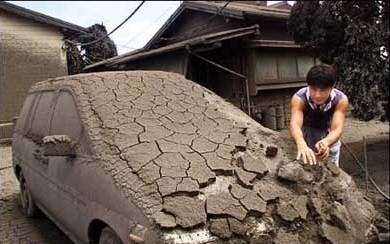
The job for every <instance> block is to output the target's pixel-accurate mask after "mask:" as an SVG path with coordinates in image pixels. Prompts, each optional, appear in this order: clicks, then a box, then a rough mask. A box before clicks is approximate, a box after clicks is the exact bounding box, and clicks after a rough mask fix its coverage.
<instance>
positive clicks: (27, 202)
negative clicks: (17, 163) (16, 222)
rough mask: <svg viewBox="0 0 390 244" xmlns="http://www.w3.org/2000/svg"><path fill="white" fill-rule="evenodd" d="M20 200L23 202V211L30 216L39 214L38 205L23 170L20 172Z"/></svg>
mask: <svg viewBox="0 0 390 244" xmlns="http://www.w3.org/2000/svg"><path fill="white" fill-rule="evenodd" d="M19 187H20V200H21V202H22V209H23V213H24V214H25V215H26V216H27V217H30V218H33V217H36V216H37V215H38V211H39V210H38V207H37V205H35V202H34V198H33V196H32V194H31V191H30V188H29V185H28V182H27V181H26V178H24V175H23V172H20V174H19Z"/></svg>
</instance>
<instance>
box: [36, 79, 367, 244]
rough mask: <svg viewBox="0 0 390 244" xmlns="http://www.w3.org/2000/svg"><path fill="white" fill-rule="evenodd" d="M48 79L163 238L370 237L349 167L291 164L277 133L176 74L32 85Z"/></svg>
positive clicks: (333, 239)
mask: <svg viewBox="0 0 390 244" xmlns="http://www.w3.org/2000/svg"><path fill="white" fill-rule="evenodd" d="M49 86H50V87H52V86H54V87H61V86H67V87H69V88H70V89H71V90H72V91H73V92H74V94H75V97H76V100H77V103H78V104H77V105H78V109H79V111H80V115H81V119H82V121H83V124H84V127H85V130H86V132H87V134H88V139H89V141H90V143H91V147H92V151H93V153H94V156H95V157H96V158H98V159H99V161H101V162H102V163H101V164H99V165H102V166H101V167H102V168H103V170H105V172H106V174H109V175H111V177H112V179H113V180H114V182H115V184H116V185H117V186H118V188H121V189H122V191H123V192H124V193H125V194H126V196H127V197H128V200H129V201H132V202H134V203H135V204H136V205H137V206H138V207H139V208H140V209H142V210H143V211H144V213H145V215H146V216H148V217H149V219H150V221H151V222H152V223H155V225H156V226H158V227H161V228H160V229H161V230H160V231H161V234H162V236H164V235H166V236H169V235H170V236H171V237H176V238H174V239H169V238H166V239H167V240H168V241H170V242H173V243H175V242H178V243H180V240H179V239H180V238H177V237H180V236H182V235H183V236H184V234H183V233H185V232H187V233H194V234H195V237H193V236H191V237H190V240H192V241H196V240H197V239H196V238H197V237H196V234H197V233H201V232H202V233H206V236H208V237H210V238H211V239H213V238H214V239H215V238H216V237H218V238H219V239H218V238H217V239H215V240H222V241H223V240H225V239H230V240H232V239H237V240H240V241H241V242H237V243H246V242H248V243H249V242H250V243H265V242H266V241H272V240H274V241H275V242H276V243H287V242H289V243H343V242H342V240H356V242H360V243H364V242H369V241H371V240H372V239H374V238H375V228H373V226H372V225H371V223H372V221H373V219H374V215H375V210H374V208H373V206H372V205H371V204H370V203H369V202H367V200H365V199H364V198H363V196H362V195H361V194H360V193H358V192H357V190H356V188H355V186H354V183H353V181H352V180H351V178H350V177H349V176H348V175H347V174H345V173H344V172H343V171H342V170H340V171H337V169H334V168H332V167H326V166H306V165H305V166H302V165H301V164H299V163H298V162H294V161H292V160H291V159H289V158H287V157H286V155H285V153H284V152H283V151H282V150H281V148H282V147H280V148H278V146H280V145H282V144H283V141H282V140H280V138H279V136H278V134H277V133H275V132H273V131H271V130H268V129H266V128H264V127H262V126H260V125H259V124H257V123H256V122H255V121H254V120H252V119H250V118H249V117H248V116H247V115H246V114H244V113H243V112H242V111H240V110H239V109H237V108H235V107H234V106H233V105H231V104H228V103H226V102H225V101H223V99H221V98H219V97H218V96H216V95H214V94H213V93H212V92H210V91H208V90H207V89H205V88H203V87H201V86H199V85H197V84H195V83H192V82H191V81H188V80H186V79H184V78H183V77H182V76H180V75H177V74H173V73H166V72H157V71H149V72H146V71H138V72H135V71H132V72H105V73H95V74H83V75H77V76H70V77H66V78H57V79H55V80H51V81H45V82H41V83H38V84H37V85H36V86H35V88H34V89H44V88H47V87H49ZM357 200H358V201H357ZM340 205H341V206H340ZM335 206H336V207H335ZM357 209H359V211H357ZM335 211H336V212H335ZM363 216H364V218H363ZM346 227H348V229H349V231H346ZM368 233H374V234H372V235H370V236H369V235H368ZM191 238H192V239H191Z"/></svg>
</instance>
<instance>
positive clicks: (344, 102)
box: [336, 95, 349, 110]
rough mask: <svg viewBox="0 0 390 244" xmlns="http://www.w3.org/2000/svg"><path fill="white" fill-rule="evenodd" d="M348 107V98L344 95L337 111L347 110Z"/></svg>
mask: <svg viewBox="0 0 390 244" xmlns="http://www.w3.org/2000/svg"><path fill="white" fill-rule="evenodd" d="M348 105H349V101H348V97H347V96H345V95H344V96H343V97H342V98H341V99H340V101H339V102H338V104H337V107H336V109H337V110H347V108H348Z"/></svg>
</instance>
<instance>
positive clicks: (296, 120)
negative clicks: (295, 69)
mask: <svg viewBox="0 0 390 244" xmlns="http://www.w3.org/2000/svg"><path fill="white" fill-rule="evenodd" d="M304 108H305V103H304V102H303V101H302V99H300V98H299V97H298V96H296V95H294V96H293V97H292V99H291V119H290V133H291V136H292V138H293V139H294V141H295V144H296V145H297V160H300V159H301V157H302V158H303V162H304V163H305V164H307V163H308V162H309V163H310V164H317V160H316V157H315V155H314V152H313V150H311V149H310V148H309V147H308V146H307V143H306V141H305V139H304V138H303V133H302V125H303V111H304Z"/></svg>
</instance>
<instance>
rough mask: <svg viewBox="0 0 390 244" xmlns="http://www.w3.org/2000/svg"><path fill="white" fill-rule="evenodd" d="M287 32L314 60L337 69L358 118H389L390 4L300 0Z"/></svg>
mask: <svg viewBox="0 0 390 244" xmlns="http://www.w3.org/2000/svg"><path fill="white" fill-rule="evenodd" d="M288 28H289V30H290V32H291V33H292V35H293V37H294V40H295V41H296V42H297V43H299V44H301V45H302V46H303V47H305V48H307V49H308V50H309V51H310V52H311V53H312V55H313V56H316V57H318V58H319V59H320V60H321V62H324V63H328V64H334V65H335V67H336V68H337V75H338V80H339V82H338V84H337V85H338V87H340V88H341V89H342V90H343V91H344V92H345V93H346V94H347V95H348V97H349V100H350V103H351V104H352V106H353V114H354V116H356V117H357V118H360V119H363V120H370V119H372V118H374V117H376V116H379V115H383V114H386V116H387V119H388V118H389V110H388V101H389V80H388V77H389V76H388V70H389V68H388V64H389V62H388V56H384V55H383V51H381V50H386V51H387V52H388V50H389V46H388V45H389V44H388V36H389V25H388V1H297V2H296V3H295V5H294V6H293V7H292V10H291V15H290V19H289V21H288ZM381 105H382V106H381ZM383 108H384V110H385V111H384V110H383Z"/></svg>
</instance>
